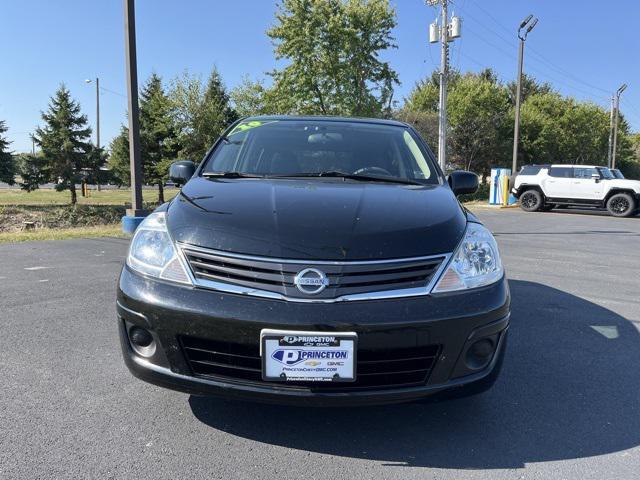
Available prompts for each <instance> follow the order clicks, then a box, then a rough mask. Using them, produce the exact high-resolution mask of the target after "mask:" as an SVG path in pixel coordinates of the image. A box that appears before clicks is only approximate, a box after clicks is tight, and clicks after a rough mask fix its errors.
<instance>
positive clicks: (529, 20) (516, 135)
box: [511, 15, 538, 175]
mask: <svg viewBox="0 0 640 480" xmlns="http://www.w3.org/2000/svg"><path fill="white" fill-rule="evenodd" d="M537 23H538V19H537V18H533V15H528V16H527V17H526V18H525V19H524V20H522V22H520V27H519V28H518V38H519V39H520V48H519V49H518V82H517V86H516V114H515V125H514V127H513V161H512V165H511V174H512V175H514V174H515V173H516V170H517V168H518V143H519V141H520V101H521V97H522V63H523V57H524V42H525V41H526V40H527V35H529V32H530V31H531V30H533V27H535V26H536V24H537ZM527 25H528V27H527ZM525 27H527V29H526V30H525V32H524V34H523V33H522V30H523V29H524V28H525Z"/></svg>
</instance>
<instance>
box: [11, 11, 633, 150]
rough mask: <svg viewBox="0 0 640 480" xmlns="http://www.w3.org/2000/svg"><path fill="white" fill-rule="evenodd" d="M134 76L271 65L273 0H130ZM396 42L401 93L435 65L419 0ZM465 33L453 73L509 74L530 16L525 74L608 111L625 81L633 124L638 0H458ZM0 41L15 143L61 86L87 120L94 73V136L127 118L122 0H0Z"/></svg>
mask: <svg viewBox="0 0 640 480" xmlns="http://www.w3.org/2000/svg"><path fill="white" fill-rule="evenodd" d="M136 3H137V5H136V15H137V29H138V31H137V38H138V69H139V70H138V73H139V78H140V81H141V83H142V82H143V81H144V80H145V79H146V77H147V76H148V75H149V74H150V73H151V72H152V71H154V70H155V71H156V72H157V73H159V74H160V75H162V77H163V78H164V79H165V80H167V81H169V80H171V79H172V78H173V77H175V76H176V75H178V74H180V73H181V72H183V71H185V70H188V71H189V72H191V73H200V74H203V75H205V76H206V75H207V74H208V72H209V71H210V69H211V67H212V66H213V65H216V66H217V67H218V69H219V70H220V72H221V73H222V75H223V78H224V80H225V82H226V84H227V86H228V87H229V88H231V87H233V86H235V85H236V84H237V83H238V82H240V80H241V78H242V76H243V75H247V74H248V75H250V76H251V77H262V76H264V72H266V71H269V70H271V69H272V68H273V67H274V65H275V62H274V58H273V50H272V45H271V43H270V40H269V39H268V38H267V37H266V35H265V34H264V31H265V30H266V29H267V28H268V27H269V26H270V25H271V24H272V22H273V13H274V11H275V1H271V0H244V1H233V2H232V1H222V0H182V1H176V0H137V2H136ZM392 3H393V4H394V5H395V7H396V9H397V14H398V27H397V28H396V31H395V36H396V40H397V43H398V49H396V50H392V51H390V52H387V53H385V55H384V57H385V58H386V59H387V60H389V61H390V63H391V65H392V66H393V68H395V69H396V71H397V72H398V74H399V76H400V80H401V81H402V85H401V86H400V87H399V88H398V89H397V91H396V98H398V99H402V98H403V97H405V96H406V95H407V94H408V93H409V92H410V90H411V88H412V87H413V86H414V84H415V82H416V81H418V80H419V79H421V78H423V77H425V76H426V75H429V74H430V72H431V71H432V70H433V69H434V68H436V66H437V63H438V61H439V60H438V59H439V48H438V46H437V45H429V44H428V42H427V28H428V24H429V23H430V22H431V21H432V20H433V18H434V17H435V15H436V10H434V9H433V8H430V7H427V6H425V5H424V2H423V1H422V0H393V1H392ZM453 11H454V12H455V13H456V14H457V15H459V16H461V17H462V18H463V20H464V25H463V37H462V39H459V40H456V41H455V42H454V44H453V46H452V52H451V63H452V65H453V66H454V67H457V68H460V69H461V70H463V71H464V70H480V69H482V68H484V67H492V68H494V69H495V70H496V71H497V72H498V74H499V75H500V77H501V78H502V79H503V80H505V81H509V80H512V79H513V78H514V77H515V72H516V56H517V41H516V34H515V30H516V27H517V25H518V23H519V22H520V20H521V19H522V18H523V17H525V16H526V15H527V14H529V13H533V14H534V15H536V16H538V17H539V18H540V22H539V23H538V25H537V27H536V28H535V30H534V31H533V32H532V33H531V34H530V36H529V40H528V41H527V51H526V54H525V71H527V72H529V73H531V74H533V75H534V76H536V77H537V78H539V79H540V80H547V81H549V82H551V83H552V84H553V85H554V86H555V87H556V88H557V89H558V90H560V91H561V92H563V93H565V94H569V95H572V96H574V97H576V98H579V99H589V100H591V101H593V102H596V103H598V104H600V105H605V106H607V108H608V105H609V100H608V99H609V98H610V95H611V93H610V92H612V91H614V90H615V89H617V88H618V86H619V85H620V84H622V83H624V82H626V83H628V84H629V88H628V89H627V91H626V92H625V93H624V95H623V101H622V106H621V109H622V111H623V113H624V114H625V115H626V116H627V118H628V119H629V121H630V122H631V124H632V127H633V128H634V129H635V130H640V61H639V60H640V54H639V51H640V40H639V39H640V36H639V35H638V32H637V30H638V18H640V2H637V1H636V0H620V1H618V2H612V3H611V5H609V4H607V3H603V2H601V1H596V0H584V1H579V0H562V1H559V0H537V1H534V0H456V1H455V2H454V6H453ZM0 12H2V28H1V29H0V45H2V50H1V52H2V53H1V56H0V62H1V63H0V64H1V65H2V69H1V71H0V119H3V120H5V121H6V122H7V125H8V126H9V128H10V130H9V132H8V135H9V138H10V140H12V141H13V145H12V148H13V150H15V151H18V152H20V151H26V150H30V148H31V141H30V139H29V133H30V132H32V131H33V129H34V128H35V126H36V125H38V123H39V122H40V121H41V120H40V111H41V110H44V109H45V108H46V105H47V102H48V99H49V97H50V96H51V94H52V93H53V92H54V91H55V90H56V88H57V87H58V85H59V84H60V83H61V82H64V83H65V84H66V85H67V87H68V88H69V89H70V90H71V92H72V94H73V96H74V97H75V98H76V99H77V100H78V101H80V103H81V105H82V108H83V110H84V112H85V113H86V114H87V115H88V117H89V121H90V122H91V125H92V126H94V125H95V97H94V95H95V93H94V91H95V90H94V87H93V85H87V84H85V82H84V80H85V79H86V78H93V77H95V76H99V77H100V82H101V86H102V87H103V90H102V92H101V121H102V143H103V144H105V143H108V142H109V141H110V140H111V138H112V137H113V136H114V135H116V134H117V132H118V129H119V126H120V124H121V123H122V122H124V120H125V109H126V97H125V96H124V94H125V93H126V84H125V66H124V33H123V13H122V2H121V1H120V0H90V1H87V0H56V1H51V0H20V1H15V0H0Z"/></svg>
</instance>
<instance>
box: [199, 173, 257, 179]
mask: <svg viewBox="0 0 640 480" xmlns="http://www.w3.org/2000/svg"><path fill="white" fill-rule="evenodd" d="M202 176H203V177H207V178H264V175H254V174H252V173H243V172H204V173H203V174H202Z"/></svg>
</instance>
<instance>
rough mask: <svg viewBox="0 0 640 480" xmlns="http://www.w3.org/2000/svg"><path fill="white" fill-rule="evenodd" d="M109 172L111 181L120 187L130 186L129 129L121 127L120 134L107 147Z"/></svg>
mask: <svg viewBox="0 0 640 480" xmlns="http://www.w3.org/2000/svg"><path fill="white" fill-rule="evenodd" d="M109 152H110V153H109V160H108V162H107V163H108V165H109V170H110V172H111V179H112V180H113V181H114V182H115V183H116V185H118V186H120V187H122V186H124V185H127V186H128V185H131V167H130V165H129V129H128V128H127V127H125V126H124V125H122V126H121V127H120V133H119V134H118V136H117V137H114V139H113V140H111V145H110V146H109Z"/></svg>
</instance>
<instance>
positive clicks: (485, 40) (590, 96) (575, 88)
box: [466, 27, 609, 101]
mask: <svg viewBox="0 0 640 480" xmlns="http://www.w3.org/2000/svg"><path fill="white" fill-rule="evenodd" d="M466 30H467V31H468V32H471V33H472V34H474V35H475V36H476V37H477V38H478V39H479V40H481V41H483V42H484V43H486V44H487V45H489V46H490V47H492V48H494V49H495V50H497V51H498V52H500V53H502V54H503V55H505V56H506V57H508V58H510V59H511V60H514V61H515V60H516V57H515V55H513V54H511V53H509V52H507V51H506V50H504V49H503V48H502V47H499V46H498V45H496V44H495V43H493V42H491V41H489V40H487V39H486V38H484V37H483V36H482V35H480V34H479V33H478V32H476V31H474V30H473V29H471V28H469V27H466ZM528 70H530V71H532V72H533V73H535V74H537V75H538V76H541V77H545V78H548V79H549V80H551V81H553V82H556V83H560V84H562V85H565V86H566V87H568V88H569V89H572V90H575V91H577V92H580V93H582V94H584V95H586V96H587V97H588V98H590V99H593V100H595V99H596V98H597V99H598V100H600V101H602V100H603V99H604V100H606V101H608V100H609V99H608V97H602V96H600V95H596V94H594V93H593V92H588V91H586V90H583V89H581V88H579V87H576V86H575V85H572V84H570V83H567V82H566V81H564V80H560V79H559V78H556V77H554V76H551V75H549V74H548V73H546V72H542V71H541V70H539V69H538V68H537V67H536V68H532V67H529V68H528Z"/></svg>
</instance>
